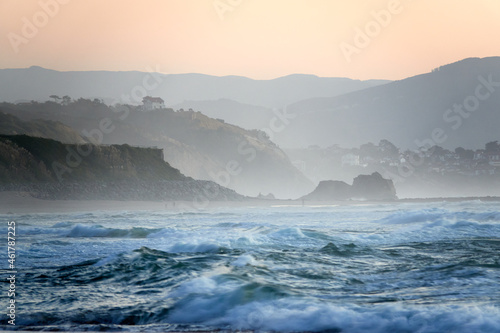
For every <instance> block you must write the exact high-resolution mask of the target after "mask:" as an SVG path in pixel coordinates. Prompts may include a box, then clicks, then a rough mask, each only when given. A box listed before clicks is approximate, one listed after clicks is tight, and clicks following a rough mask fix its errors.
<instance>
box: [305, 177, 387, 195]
mask: <svg viewBox="0 0 500 333" xmlns="http://www.w3.org/2000/svg"><path fill="white" fill-rule="evenodd" d="M302 199H303V200H310V201H328V200H330V201H332V200H374V201H387V200H396V199H397V196H396V188H395V187H394V184H393V182H392V180H390V179H385V178H383V177H382V176H381V175H380V174H379V173H378V172H374V173H372V174H371V175H359V176H357V177H356V178H354V180H353V183H352V185H349V184H347V183H345V182H341V181H334V180H325V181H321V182H320V183H319V184H318V186H317V187H316V189H315V190H314V191H313V192H311V193H310V194H308V195H306V196H304V197H302Z"/></svg>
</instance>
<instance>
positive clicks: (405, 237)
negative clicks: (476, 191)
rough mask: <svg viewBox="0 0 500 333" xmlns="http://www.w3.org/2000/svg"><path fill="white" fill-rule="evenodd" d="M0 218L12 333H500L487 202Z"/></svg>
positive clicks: (498, 262)
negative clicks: (12, 248) (12, 301)
mask: <svg viewBox="0 0 500 333" xmlns="http://www.w3.org/2000/svg"><path fill="white" fill-rule="evenodd" d="M1 219H2V220H3V221H11V220H13V221H15V222H16V236H17V237H16V251H17V252H16V253H17V257H16V266H17V272H18V273H17V279H16V304H17V312H16V326H15V327H14V329H19V330H21V329H24V330H68V331H85V330H91V331H96V330H105V331H108V330H109V331H163V332H164V331H183V330H185V331H188V330H189V331H196V330H200V331H201V330H205V331H206V330H212V331H213V330H218V329H223V330H256V331H261V332H265V331H279V332H290V331H296V332H297V331H317V332H321V331H326V332H419V333H423V332H464V333H465V332H467V333H470V332H485V333H486V332H488V333H491V332H500V288H499V281H500V257H499V253H500V203H498V202H490V203H486V202H480V201H467V202H453V203H443V202H439V203H398V204H369V205H356V206H354V205H353V206H305V207H283V206H282V207H267V208H266V207H258V208H251V207H249V208H217V209H212V210H206V211H193V212H173V211H168V210H165V211H122V212H109V211H108V212H102V211H95V212H87V213H60V214H59V213H57V214H56V213H44V214H17V215H16V214H14V215H1ZM2 228H3V229H2V230H3V235H4V236H3V237H4V238H6V237H5V235H7V222H5V223H4V225H3V226H2ZM4 240H5V241H6V239H4ZM0 268H1V269H2V272H3V273H4V275H5V274H7V272H8V271H7V268H8V266H7V257H6V251H4V252H3V253H2V264H1V265H0ZM4 294H5V293H4V292H2V299H4V300H5V299H7V297H6V295H4ZM2 303H3V304H4V305H5V304H6V303H5V302H2ZM4 312H5V311H4ZM5 317H6V316H5V315H4V319H5ZM2 325H3V326H0V329H13V327H11V326H10V325H9V326H8V325H6V320H4V321H2Z"/></svg>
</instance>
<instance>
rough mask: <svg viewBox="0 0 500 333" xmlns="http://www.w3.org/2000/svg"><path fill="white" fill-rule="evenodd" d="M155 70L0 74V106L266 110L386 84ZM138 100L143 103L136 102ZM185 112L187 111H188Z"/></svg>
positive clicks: (32, 70)
mask: <svg viewBox="0 0 500 333" xmlns="http://www.w3.org/2000/svg"><path fill="white" fill-rule="evenodd" d="M159 70H160V69H153V68H150V69H147V71H144V72H138V71H130V72H110V71H80V72H78V71H74V72H59V71H54V70H49V69H45V68H42V67H38V66H32V67H30V68H22V69H0V102H2V101H3V102H11V103H13V102H17V101H31V100H35V101H39V102H40V101H45V100H47V98H48V97H49V96H51V95H53V94H56V95H58V96H60V97H62V96H64V95H68V96H72V97H76V96H78V97H83V98H90V99H94V98H99V99H104V100H105V101H106V102H107V103H112V102H113V101H118V102H120V103H131V104H133V102H136V103H140V99H139V100H136V99H134V96H135V95H136V94H138V91H139V90H140V91H142V90H143V89H145V90H146V92H147V94H148V95H152V96H159V97H161V98H163V99H164V100H165V105H167V106H171V105H175V104H178V103H182V102H183V101H185V100H188V101H205V100H218V99H221V98H222V99H231V100H234V101H236V102H239V103H244V104H251V105H257V106H262V107H267V108H273V107H283V106H285V105H288V104H291V103H294V102H297V101H300V100H303V99H306V98H312V97H326V96H336V95H341V94H344V93H347V92H351V91H356V90H359V89H364V88H368V87H372V86H376V85H379V84H383V83H387V82H388V81H386V80H368V81H359V80H351V79H347V78H323V77H317V76H314V75H301V74H295V75H289V76H285V77H280V78H277V79H273V80H253V79H250V78H247V77H242V76H222V77H218V76H211V75H204V74H168V75H166V74H160V73H157V72H158V71H159ZM141 98H142V97H141ZM188 108H189V106H188Z"/></svg>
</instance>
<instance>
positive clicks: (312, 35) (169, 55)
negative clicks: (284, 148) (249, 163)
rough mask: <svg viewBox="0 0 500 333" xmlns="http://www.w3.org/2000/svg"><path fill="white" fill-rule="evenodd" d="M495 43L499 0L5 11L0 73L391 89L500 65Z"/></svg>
mask: <svg viewBox="0 0 500 333" xmlns="http://www.w3.org/2000/svg"><path fill="white" fill-rule="evenodd" d="M59 2H60V3H61V4H59ZM66 2H67V3H66ZM51 3H52V6H49V7H48V8H51V9H52V10H53V11H54V12H53V13H50V14H52V15H48V14H46V13H45V12H44V9H43V8H42V4H51ZM54 3H56V4H58V5H57V8H55V7H54V5H53V4H54ZM62 3H64V4H62ZM394 3H395V4H397V3H399V5H398V6H396V5H394ZM215 5H219V6H220V7H219V11H217V10H216V8H215ZM224 6H225V7H224ZM224 8H225V9H226V11H224V12H223V10H224ZM390 8H393V12H394V13H392V14H391V17H390V21H389V22H388V24H384V25H385V26H382V25H381V24H380V23H377V21H376V20H375V18H374V17H373V15H372V12H373V11H376V12H380V11H381V10H388V9H390ZM49 11H50V10H49ZM26 22H29V23H26ZM29 24H35V27H36V29H37V30H38V31H35V32H33V31H29V29H27V28H26V26H27V25H29ZM37 25H38V27H37ZM23 27H24V30H23ZM367 27H372V28H373V29H374V30H371V31H372V33H371V34H372V36H371V37H369V44H368V45H362V44H358V46H359V45H361V46H362V47H357V51H356V53H352V54H350V56H349V57H346V56H345V55H344V53H343V52H342V50H341V45H344V49H345V45H352V47H356V44H355V43H354V38H355V35H356V28H360V29H362V30H365V29H366V28H367ZM377 29H378V30H377ZM499 34H500V1H499V0H413V1H412V0H400V1H398V0H372V1H362V0H140V1H139V0H136V1H132V0H71V1H70V0H64V1H63V0H23V1H19V0H0V36H1V38H0V68H23V67H29V66H32V65H38V66H42V67H46V68H50V69H56V70H63V71H70V70H113V71H114V70H118V71H125V70H139V71H147V70H148V68H157V69H159V71H161V72H163V73H204V74H211V75H242V76H248V77H251V78H256V79H269V78H275V77H279V76H284V75H288V74H293V73H304V74H315V75H318V76H328V77H349V78H354V79H393V80H394V79H403V78H405V77H408V76H413V75H416V74H421V73H425V72H429V71H431V70H432V69H433V68H434V67H437V66H440V65H444V64H447V63H451V62H455V61H458V60H461V59H463V58H467V57H487V56H499V55H500V43H498V36H499ZM365 42H366V41H365ZM351 50H352V49H351ZM347 58H350V61H348V59H347Z"/></svg>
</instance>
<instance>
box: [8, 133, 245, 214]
mask: <svg viewBox="0 0 500 333" xmlns="http://www.w3.org/2000/svg"><path fill="white" fill-rule="evenodd" d="M0 190H16V191H25V192H28V193H30V194H31V195H32V196H34V197H37V198H42V199H75V200H89V199H93V200H196V202H197V203H198V204H200V202H201V203H203V202H206V201H210V200H216V201H220V200H242V199H244V197H243V196H241V195H239V194H237V193H236V192H235V191H233V190H230V189H227V188H225V187H222V186H220V185H218V184H216V183H214V182H210V181H199V180H193V179H191V178H189V177H186V176H184V175H182V174H181V173H180V171H179V170H177V169H175V168H173V167H171V166H170V165H169V164H168V163H166V162H165V161H164V160H163V151H162V150H161V149H158V148H140V147H132V146H129V145H111V146H102V145H91V144H82V145H77V144H63V143H60V142H58V141H54V140H49V139H43V138H34V137H30V136H25V135H19V136H18V135H16V136H6V135H0Z"/></svg>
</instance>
